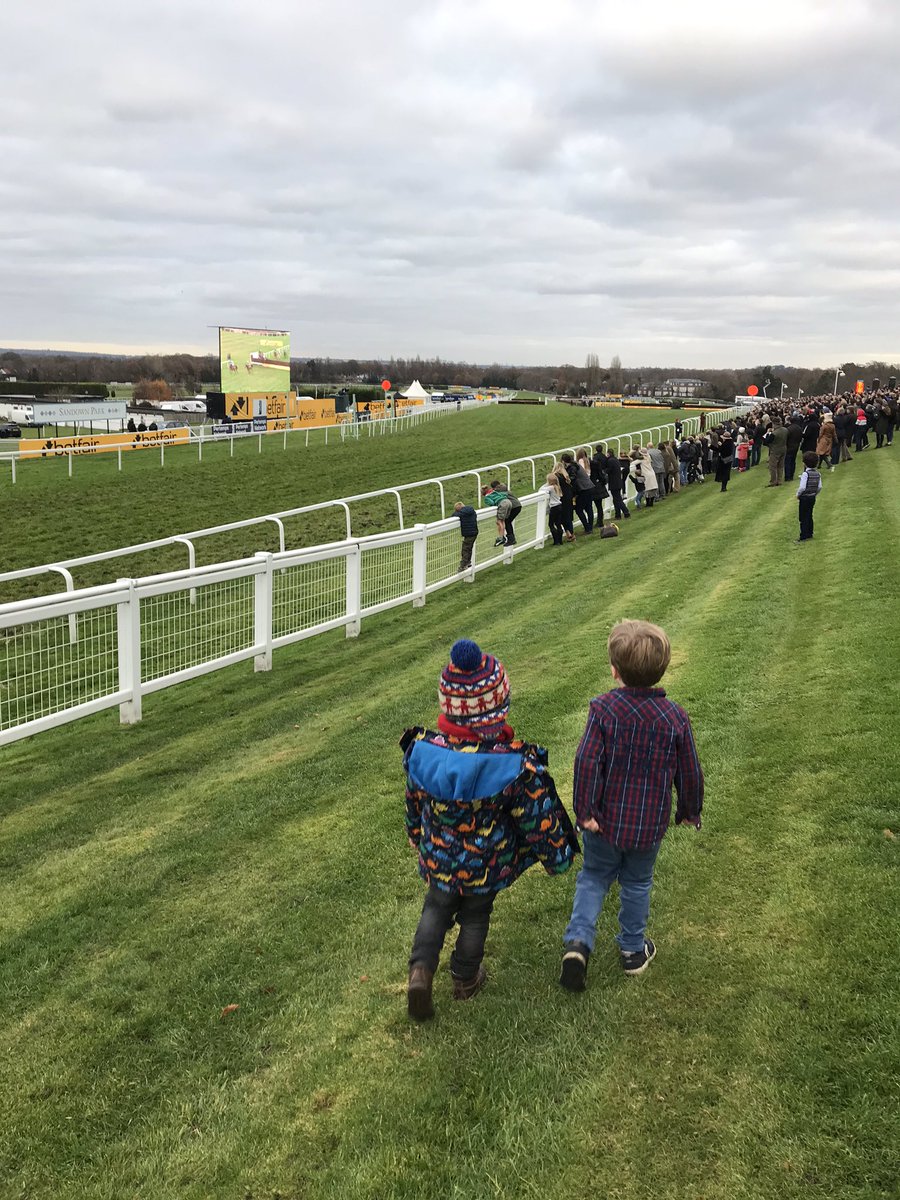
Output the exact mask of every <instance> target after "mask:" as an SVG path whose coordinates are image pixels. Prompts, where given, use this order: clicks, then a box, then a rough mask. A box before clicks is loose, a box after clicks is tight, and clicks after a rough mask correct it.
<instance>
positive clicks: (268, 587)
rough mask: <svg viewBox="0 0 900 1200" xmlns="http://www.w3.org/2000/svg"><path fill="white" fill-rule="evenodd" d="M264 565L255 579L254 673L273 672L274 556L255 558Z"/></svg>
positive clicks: (264, 555) (261, 555) (258, 556)
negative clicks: (255, 652)
mask: <svg viewBox="0 0 900 1200" xmlns="http://www.w3.org/2000/svg"><path fill="white" fill-rule="evenodd" d="M253 557H254V558H255V559H256V560H257V562H260V563H261V564H262V570H261V571H258V572H257V573H256V575H255V577H254V579H253V641H254V644H255V645H256V647H257V651H258V653H257V654H256V655H255V656H254V659H253V670H254V671H271V670H272V555H271V554H267V553H266V552H265V551H261V552H260V553H258V554H255V555H254V556H253Z"/></svg>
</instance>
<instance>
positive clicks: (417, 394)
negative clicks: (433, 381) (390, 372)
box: [400, 379, 431, 400]
mask: <svg viewBox="0 0 900 1200" xmlns="http://www.w3.org/2000/svg"><path fill="white" fill-rule="evenodd" d="M400 395H401V396H402V397H403V399H404V400H430V399H431V392H426V391H425V389H424V388H423V387H422V385H421V383H419V381H418V379H414V380H413V381H412V383H411V384H410V385H409V387H408V388H407V389H406V391H405V392H401V393H400Z"/></svg>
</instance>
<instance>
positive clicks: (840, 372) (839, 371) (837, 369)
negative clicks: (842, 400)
mask: <svg viewBox="0 0 900 1200" xmlns="http://www.w3.org/2000/svg"><path fill="white" fill-rule="evenodd" d="M843 374H844V372H843V371H842V370H841V368H840V367H836V368H835V372H834V391H833V392H832V393H831V394H832V396H836V395H837V381H838V376H839V375H843Z"/></svg>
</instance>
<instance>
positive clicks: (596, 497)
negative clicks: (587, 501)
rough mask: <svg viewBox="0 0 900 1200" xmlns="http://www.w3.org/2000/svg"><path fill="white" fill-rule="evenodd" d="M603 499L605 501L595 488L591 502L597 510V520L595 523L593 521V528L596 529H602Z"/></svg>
mask: <svg viewBox="0 0 900 1200" xmlns="http://www.w3.org/2000/svg"><path fill="white" fill-rule="evenodd" d="M604 499H605V497H603V496H601V495H600V493H599V491H598V490H597V489H596V488H595V489H594V494H593V496H592V497H591V501H592V503H593V505H594V507H595V508H596V509H597V519H596V521H594V527H595V528H596V529H602V528H603V501H604Z"/></svg>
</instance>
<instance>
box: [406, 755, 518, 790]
mask: <svg viewBox="0 0 900 1200" xmlns="http://www.w3.org/2000/svg"><path fill="white" fill-rule="evenodd" d="M523 763H524V758H523V756H522V755H521V754H516V753H514V752H510V753H497V754H491V753H488V754H484V753H482V754H479V753H478V752H477V751H474V750H473V751H470V752H467V751H460V750H455V749H452V748H451V747H449V746H435V745H434V744H433V743H432V742H428V741H419V742H416V743H415V744H414V745H413V748H412V750H411V751H410V753H409V759H408V761H407V771H408V772H409V777H410V779H411V780H412V782H413V783H414V784H415V786H416V787H418V788H421V789H422V790H423V791H426V792H428V794H429V795H431V796H434V797H435V799H437V800H489V799H490V798H491V797H492V796H496V795H499V793H500V792H502V791H503V790H504V789H505V788H508V787H509V785H510V784H511V783H512V782H513V781H514V780H515V779H517V778H518V776H519V775H521V773H522V769H523Z"/></svg>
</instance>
